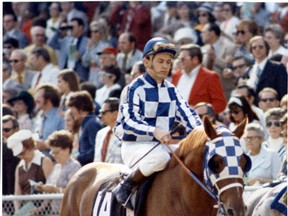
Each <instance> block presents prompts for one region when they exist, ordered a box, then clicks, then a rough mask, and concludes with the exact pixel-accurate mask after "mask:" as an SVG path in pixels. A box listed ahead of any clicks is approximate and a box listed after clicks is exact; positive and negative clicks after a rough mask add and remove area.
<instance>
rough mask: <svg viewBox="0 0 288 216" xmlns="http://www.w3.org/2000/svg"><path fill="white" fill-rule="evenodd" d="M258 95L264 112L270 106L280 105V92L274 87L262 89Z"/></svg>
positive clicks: (259, 104)
mask: <svg viewBox="0 0 288 216" xmlns="http://www.w3.org/2000/svg"><path fill="white" fill-rule="evenodd" d="M258 97H259V102H258V106H259V108H260V109H262V110H263V112H264V113H265V112H266V111H267V110H268V109H270V108H274V107H279V104H280V102H279V100H278V99H277V98H278V93H277V91H275V89H273V88H269V87H267V88H264V89H262V90H261V91H260V92H259V94H258Z"/></svg>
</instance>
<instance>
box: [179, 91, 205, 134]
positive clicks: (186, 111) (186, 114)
mask: <svg viewBox="0 0 288 216" xmlns="http://www.w3.org/2000/svg"><path fill="white" fill-rule="evenodd" d="M174 91H175V93H174V94H175V100H176V106H177V111H176V119H177V120H178V121H180V122H181V123H182V124H183V125H184V126H185V127H186V130H187V131H188V132H190V131H192V130H193V129H194V128H195V127H197V126H202V121H201V119H200V117H199V116H198V115H197V113H196V112H195V110H194V109H192V108H191V107H190V106H189V104H188V103H187V102H186V100H185V99H184V98H183V97H182V96H181V95H180V93H179V91H178V90H177V89H176V88H174Z"/></svg>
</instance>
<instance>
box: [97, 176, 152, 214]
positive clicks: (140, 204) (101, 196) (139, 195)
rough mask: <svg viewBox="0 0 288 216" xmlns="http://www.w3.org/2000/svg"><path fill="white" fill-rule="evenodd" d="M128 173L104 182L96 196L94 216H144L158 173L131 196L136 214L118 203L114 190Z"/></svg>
mask: <svg viewBox="0 0 288 216" xmlns="http://www.w3.org/2000/svg"><path fill="white" fill-rule="evenodd" d="M127 175H128V174H127V173H120V175H119V176H117V177H114V178H112V179H111V180H109V181H106V182H103V183H102V185H101V186H100V188H99V190H98V192H97V193H96V195H95V199H94V205H93V214H92V215H93V216H103V215H106V216H133V215H134V216H142V215H143V212H144V204H145V202H146V197H147V193H148V191H149V188H150V186H151V185H152V183H153V181H154V179H155V176H156V173H155V174H153V175H151V176H149V177H148V178H147V179H146V180H145V181H144V182H143V183H142V184H140V185H139V187H138V189H137V190H135V191H134V192H133V194H132V195H131V196H130V199H131V202H132V205H133V207H134V212H133V211H132V210H130V209H128V208H127V209H126V208H124V207H123V206H122V205H121V204H120V203H118V202H117V200H116V197H115V196H114V194H113V189H114V188H115V187H116V186H117V185H118V184H120V182H122V181H123V180H124V179H125V178H126V177H127Z"/></svg>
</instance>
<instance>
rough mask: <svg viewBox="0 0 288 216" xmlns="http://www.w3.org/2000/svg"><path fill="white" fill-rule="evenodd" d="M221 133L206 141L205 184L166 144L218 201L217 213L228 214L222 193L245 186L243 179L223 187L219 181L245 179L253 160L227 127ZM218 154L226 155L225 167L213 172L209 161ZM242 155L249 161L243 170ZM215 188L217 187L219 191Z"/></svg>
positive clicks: (200, 184) (194, 178)
mask: <svg viewBox="0 0 288 216" xmlns="http://www.w3.org/2000/svg"><path fill="white" fill-rule="evenodd" d="M221 135H222V136H221V137H217V138H215V139H213V140H210V141H207V142H206V147H205V152H204V160H203V173H204V181H205V184H204V183H202V182H201V181H200V180H199V179H198V178H197V176H196V175H195V174H194V173H193V172H192V171H191V170H190V169H189V168H187V166H186V165H185V164H184V163H183V162H182V161H181V160H180V159H179V157H178V156H177V155H176V154H175V152H174V151H173V150H172V149H171V148H170V146H169V145H166V146H167V147H168V149H169V151H170V153H171V154H172V155H173V157H174V158H175V159H176V160H177V162H178V163H179V164H180V165H181V167H182V168H183V169H184V171H185V172H186V173H187V174H188V175H189V176H190V177H191V178H192V179H193V180H194V181H196V183H197V184H198V185H199V186H201V187H202V188H203V189H204V190H205V191H206V192H207V193H208V194H209V195H210V196H211V197H212V198H213V199H214V200H215V201H216V202H217V206H215V207H216V208H218V212H217V215H225V214H226V213H225V209H224V204H223V203H222V202H221V199H220V195H221V193H223V192H224V191H226V190H228V189H230V188H234V187H241V188H243V181H241V182H242V183H240V182H234V183H231V184H228V185H225V186H224V187H222V188H219V187H218V185H217V183H218V182H219V181H220V180H224V179H229V178H238V179H241V180H243V174H244V173H246V172H247V171H249V170H250V168H251V160H250V158H249V157H248V156H247V155H245V154H244V152H243V149H242V148H241V146H240V143H239V139H238V138H237V137H235V136H231V134H230V132H229V131H228V130H227V129H226V130H225V129H224V132H222V133H221ZM227 143H229V144H227ZM230 143H231V144H230ZM216 154H218V155H220V156H222V157H224V160H225V168H224V169H223V170H222V171H221V172H220V173H218V174H216V173H213V171H212V170H211V169H210V168H209V166H208V163H209V161H210V160H211V159H212V157H213V156H214V155H216ZM231 154H234V155H231ZM242 155H244V156H247V157H246V159H247V162H246V166H245V168H244V170H242V169H241V167H240V165H239V163H240V157H241V156H242ZM228 157H229V159H228ZM214 188H216V189H217V191H218V192H217V191H216V190H215V189H214Z"/></svg>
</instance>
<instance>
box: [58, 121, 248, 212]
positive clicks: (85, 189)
mask: <svg viewBox="0 0 288 216" xmlns="http://www.w3.org/2000/svg"><path fill="white" fill-rule="evenodd" d="M245 126H246V121H243V122H242V123H241V124H240V125H239V126H238V127H237V128H236V129H235V130H234V131H233V132H232V133H231V132H230V131H229V130H228V129H226V128H223V127H222V128H220V127H217V128H215V129H214V127H213V126H212V124H211V123H210V121H209V120H208V118H205V119H204V129H203V128H202V127H199V128H195V129H194V130H193V131H192V132H191V133H190V134H189V135H188V136H187V137H186V138H185V139H183V140H181V142H180V143H179V147H178V148H177V149H176V151H175V155H176V157H177V158H178V159H180V160H181V161H182V162H181V163H182V165H181V164H180V163H179V161H177V160H176V158H175V155H174V156H173V157H172V158H171V160H170V161H169V163H168V165H167V167H166V168H165V169H164V170H163V171H161V172H159V173H158V174H157V175H156V177H155V179H154V181H153V183H152V185H151V187H150V189H149V190H148V194H147V199H146V202H145V203H142V204H141V205H142V206H144V208H143V209H144V210H143V215H149V216H159V215H160V216H161V215H163V216H169V215H171V216H175V215H181V216H186V215H187V216H188V215H189V216H191V215H196V216H197V215H205V216H206V215H207V216H210V215H216V214H217V209H215V208H214V205H216V204H217V203H218V204H219V203H220V205H221V206H222V207H223V209H224V214H226V215H231V216H232V215H233V216H244V215H245V207H244V202H243V199H242V193H243V176H244V173H245V172H246V171H248V169H249V166H251V161H250V158H249V157H247V156H246V155H245V154H244V153H243V150H242V148H241V147H240V144H239V138H240V137H241V136H242V134H243V131H244V128H245ZM229 152H230V153H231V152H232V153H233V154H234V156H233V154H232V156H231V154H230V153H229ZM228 157H229V158H228ZM227 158H228V159H227ZM231 162H232V164H231ZM183 164H184V165H185V167H186V168H188V169H187V170H189V171H190V172H191V173H193V174H194V175H195V176H196V178H197V180H199V182H200V184H202V185H204V186H205V189H207V186H208V188H209V190H208V189H207V191H209V192H211V194H212V195H211V194H209V193H208V192H207V191H205V190H204V189H203V187H201V185H200V184H199V183H198V182H196V181H195V179H193V178H191V175H188V174H187V172H186V171H185V169H184V168H183ZM247 167H248V168H247ZM120 170H121V165H115V164H106V163H91V164H88V165H86V166H84V167H82V168H81V169H80V170H79V171H78V172H77V173H76V174H75V175H74V176H73V177H72V178H71V180H70V182H69V183H68V185H67V188H66V190H65V193H64V197H63V200H62V206H61V211H60V215H61V216H67V215H69V216H78V215H81V216H82V215H83V216H88V215H89V216H90V215H92V211H93V209H92V208H93V204H94V200H95V194H96V192H97V190H98V189H99V187H100V185H101V184H102V183H103V182H104V181H105V182H106V181H107V179H113V178H115V177H116V176H118V175H119V173H120ZM215 197H216V199H218V200H217V201H216V200H215Z"/></svg>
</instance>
